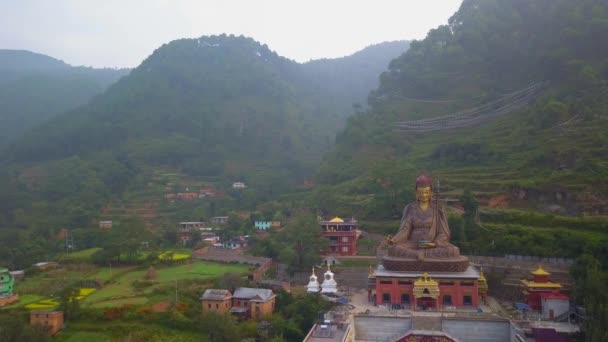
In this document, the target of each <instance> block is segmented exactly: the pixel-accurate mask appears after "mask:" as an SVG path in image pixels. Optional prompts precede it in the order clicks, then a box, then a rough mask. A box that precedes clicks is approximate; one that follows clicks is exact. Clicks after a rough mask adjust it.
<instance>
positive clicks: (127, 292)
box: [83, 261, 249, 307]
mask: <svg viewBox="0 0 608 342" xmlns="http://www.w3.org/2000/svg"><path fill="white" fill-rule="evenodd" d="M248 268H249V267H248V266H245V265H240V264H220V263H213V262H205V261H195V262H192V263H188V264H183V265H177V266H170V267H162V266H158V267H157V268H156V272H157V278H156V279H152V280H150V283H151V285H150V286H148V287H146V288H144V289H143V290H142V291H141V292H139V293H138V292H136V290H135V288H134V287H133V283H134V282H135V281H144V280H145V275H146V273H147V269H137V270H135V269H130V270H123V272H122V274H119V275H117V276H114V278H113V279H112V282H111V283H109V284H107V285H106V286H104V287H103V288H101V289H99V290H98V291H96V292H94V293H93V294H91V295H90V296H88V297H86V298H85V299H84V300H83V303H85V304H91V305H92V306H95V307H100V306H117V305H122V304H127V303H126V302H125V303H123V301H125V300H127V299H129V300H134V299H135V298H134V297H136V296H141V295H142V293H143V294H150V293H151V292H152V290H154V289H155V288H158V287H159V286H162V285H166V284H169V283H172V282H175V281H178V282H179V281H180V280H186V279H209V278H213V277H217V276H221V275H223V274H224V273H241V274H243V273H245V272H246V271H247V270H248ZM101 272H107V271H105V270H103V271H101ZM103 274H106V273H103ZM143 299H145V298H143ZM142 302H143V301H142V299H136V300H134V302H132V303H129V304H143V303H142Z"/></svg>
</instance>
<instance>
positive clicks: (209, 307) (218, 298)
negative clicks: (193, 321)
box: [200, 289, 232, 314]
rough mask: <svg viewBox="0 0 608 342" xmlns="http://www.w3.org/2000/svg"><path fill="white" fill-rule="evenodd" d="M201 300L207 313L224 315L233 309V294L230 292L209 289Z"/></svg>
mask: <svg viewBox="0 0 608 342" xmlns="http://www.w3.org/2000/svg"><path fill="white" fill-rule="evenodd" d="M200 299H201V305H202V306H203V307H202V308H203V312H205V313H206V312H216V313H219V314H224V313H226V312H229V311H230V309H231V308H232V293H230V291H228V290H217V289H207V290H205V292H204V293H203V295H202V296H201V298H200Z"/></svg>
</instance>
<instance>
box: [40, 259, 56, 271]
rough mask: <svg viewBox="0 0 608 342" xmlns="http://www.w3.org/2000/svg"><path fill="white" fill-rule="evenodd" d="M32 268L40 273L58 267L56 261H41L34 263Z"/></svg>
mask: <svg viewBox="0 0 608 342" xmlns="http://www.w3.org/2000/svg"><path fill="white" fill-rule="evenodd" d="M34 267H37V268H39V269H40V270H42V271H46V270H48V269H51V268H56V267H59V263H58V262H56V261H42V262H37V263H35V264H34Z"/></svg>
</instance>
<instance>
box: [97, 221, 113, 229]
mask: <svg viewBox="0 0 608 342" xmlns="http://www.w3.org/2000/svg"><path fill="white" fill-rule="evenodd" d="M99 228H101V229H110V228H112V221H99Z"/></svg>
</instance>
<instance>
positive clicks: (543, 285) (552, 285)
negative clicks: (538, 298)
mask: <svg viewBox="0 0 608 342" xmlns="http://www.w3.org/2000/svg"><path fill="white" fill-rule="evenodd" d="M521 282H522V283H523V284H524V285H525V286H526V287H539V288H561V287H562V285H561V284H558V283H552V282H550V281H548V282H546V283H536V282H534V281H528V280H522V281H521Z"/></svg>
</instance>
